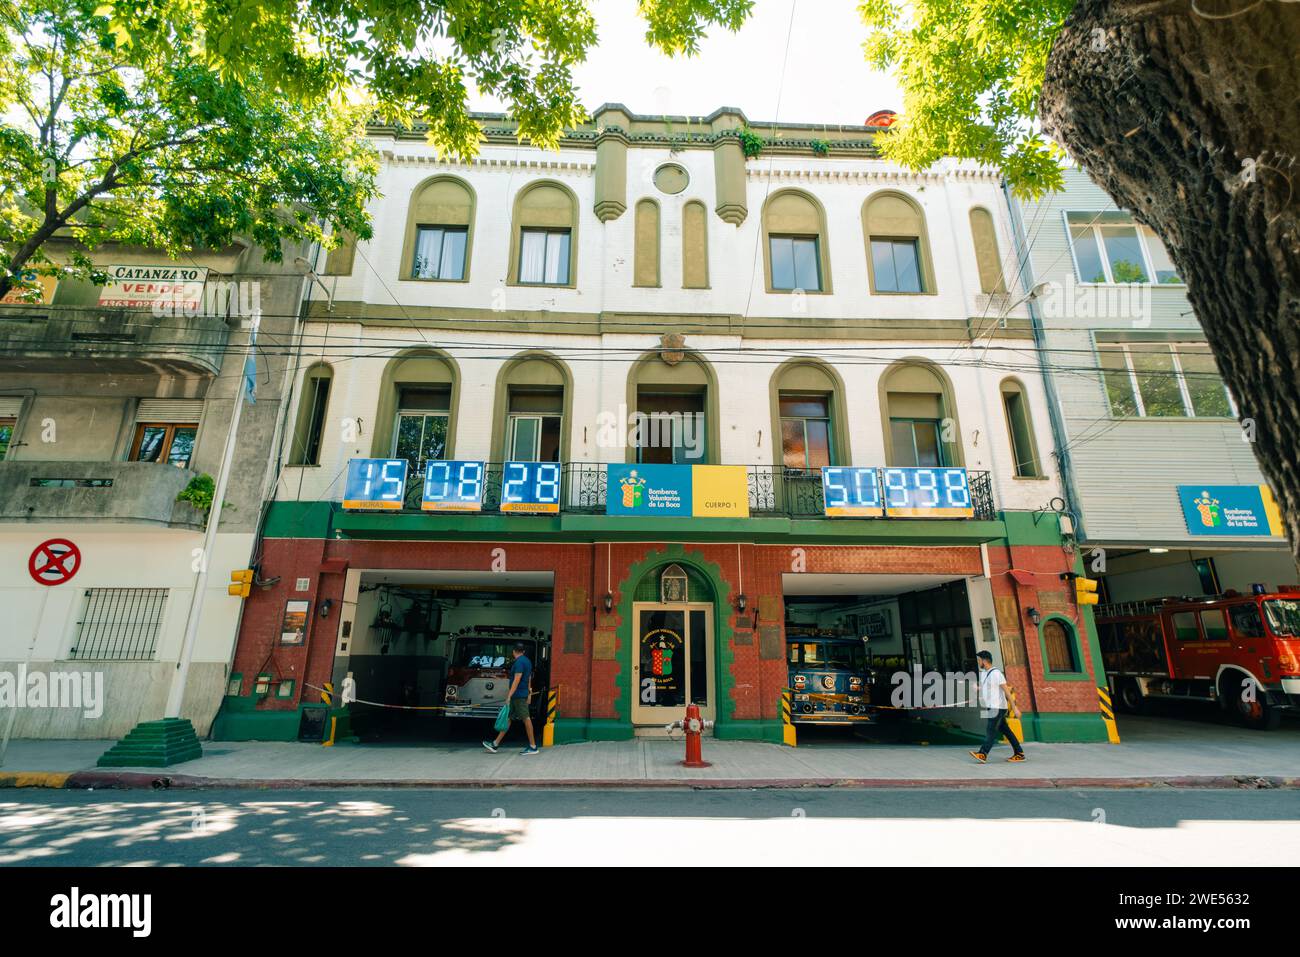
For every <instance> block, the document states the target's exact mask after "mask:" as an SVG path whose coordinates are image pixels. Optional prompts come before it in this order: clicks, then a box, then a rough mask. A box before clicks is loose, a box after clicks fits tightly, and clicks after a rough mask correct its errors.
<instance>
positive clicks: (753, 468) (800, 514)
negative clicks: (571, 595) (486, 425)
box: [401, 462, 997, 521]
mask: <svg viewBox="0 0 1300 957" xmlns="http://www.w3.org/2000/svg"><path fill="white" fill-rule="evenodd" d="M505 464H506V463H504V462H488V463H485V466H484V474H483V494H482V505H481V509H479V510H478V511H477V512H476V513H477V514H501V513H502V509H501V489H502V479H503V476H504V471H505ZM740 467H741V468H744V469H745V476H746V485H747V486H748V491H749V514H750V516H751V517H756V518H762V517H773V518H791V519H817V518H823V517H825V514H826V512H825V498H824V492H823V486H822V477H821V472H820V471H819V470H817V469H792V468H787V467H785V466H782V465H770V464H769V465H744V466H740ZM877 471H878V472H883V471H884V470H883V469H880V470H877ZM966 476H967V481H968V489H969V493H970V501H971V508H972V510H973V512H974V515H973V518H975V519H980V520H992V519H995V518H997V510H996V508H995V507H994V502H993V483H992V481H991V478H990V475H989V473H988V472H985V471H968V472H967V473H966ZM608 481H609V480H608V466H607V465H606V464H605V463H595V462H565V463H562V464H561V465H560V501H559V511H560V512H564V513H570V514H589V515H604V514H605V512H606V508H605V506H606V501H607V494H608ZM880 487H882V488H883V487H884V484H883V482H882V483H881V486H880ZM423 492H424V474H423V472H420V471H416V470H409V471H408V473H407V477H406V492H405V499H404V501H403V503H402V509H401V511H402V512H404V513H411V512H416V513H418V512H420V511H421V504H422V501H423ZM461 514H466V513H461ZM469 514H474V513H469ZM883 517H885V518H888V517H889V516H888V514H886V515H885V516H883ZM895 520H900V521H901V520H905V519H895Z"/></svg>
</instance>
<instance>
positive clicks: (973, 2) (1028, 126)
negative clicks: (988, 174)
mask: <svg viewBox="0 0 1300 957" xmlns="http://www.w3.org/2000/svg"><path fill="white" fill-rule="evenodd" d="M1074 3H1075V0H862V2H861V3H859V5H858V11H859V13H860V14H861V16H862V20H863V22H864V23H865V24H866V25H867V29H868V36H867V41H866V44H865V49H866V53H867V59H868V61H869V62H870V63H871V64H872V65H873V66H875V67H877V68H879V69H887V70H891V71H893V72H894V74H895V76H896V77H897V78H898V81H899V83H900V85H901V86H902V88H903V109H902V111H901V116H900V118H899V121H898V123H897V124H895V125H894V126H893V127H891V128H890V130H889V132H888V133H887V134H886V135H884V136H882V137H881V138H880V145H881V148H882V151H883V153H884V155H885V156H887V157H888V158H890V159H892V160H895V161H897V162H900V163H902V164H904V165H906V166H910V167H913V168H916V167H925V166H929V165H930V164H931V163H933V162H935V161H936V160H938V159H939V158H940V157H943V156H956V157H962V158H966V159H974V160H978V161H980V162H981V163H986V164H988V165H989V166H993V167H996V168H997V169H999V170H1000V171H1001V172H1002V174H1003V175H1004V176H1005V177H1006V179H1007V181H1008V182H1009V183H1010V184H1011V185H1012V187H1013V188H1015V190H1016V191H1017V192H1019V193H1021V194H1023V195H1028V196H1037V195H1041V194H1042V193H1044V192H1047V191H1050V190H1054V189H1059V188H1061V186H1062V178H1061V161H1062V160H1063V159H1064V155H1065V154H1064V151H1063V150H1062V149H1061V148H1060V147H1059V146H1058V145H1057V144H1055V143H1053V142H1051V141H1050V140H1048V139H1046V138H1045V137H1044V136H1042V135H1041V133H1040V130H1039V125H1038V104H1039V94H1040V91H1041V90H1042V86H1043V73H1044V70H1045V68H1046V65H1047V57H1048V54H1049V53H1050V52H1051V49H1052V43H1053V41H1055V39H1056V37H1057V34H1058V33H1060V31H1061V27H1062V25H1063V24H1064V22H1065V18H1066V16H1067V15H1068V14H1069V13H1070V10H1071V9H1072V8H1073V7H1074Z"/></svg>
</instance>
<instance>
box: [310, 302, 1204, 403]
mask: <svg viewBox="0 0 1300 957" xmlns="http://www.w3.org/2000/svg"><path fill="white" fill-rule="evenodd" d="M530 285H532V284H530ZM541 288H555V287H549V286H543V287H541ZM308 321H315V322H322V323H324V322H329V323H339V322H349V323H357V324H359V325H362V326H366V327H370V328H376V329H383V328H393V329H412V328H414V329H430V330H439V331H464V332H483V331H484V330H495V331H509V332H519V333H523V332H537V333H546V334H551V335H575V336H591V335H633V334H635V335H642V334H644V335H656V336H658V335H662V334H663V333H665V332H679V333H682V334H683V335H731V336H740V337H742V338H744V339H762V340H766V339H822V340H854V341H857V340H863V339H865V340H868V341H898V340H900V339H905V340H908V341H925V342H955V343H969V342H972V341H974V340H975V339H976V338H980V339H990V338H992V339H1031V338H1032V337H1033V336H1032V330H1031V328H1030V326H1029V323H1028V322H1027V320H1024V319H1019V318H1016V317H1010V318H1008V319H1007V320H1006V325H1005V326H1003V325H1001V324H999V325H998V326H997V328H995V329H992V330H989V329H987V328H981V323H980V317H979V316H973V317H969V318H966V319H930V320H927V321H926V322H925V323H924V324H923V325H924V327H922V326H920V325H918V323H917V321H916V319H915V318H897V319H883V318H873V319H863V318H860V319H849V318H845V319H832V320H827V319H824V318H822V317H820V316H811V315H806V314H805V315H799V314H789V315H783V316H751V317H748V318H746V317H743V316H740V315H738V314H734V313H692V314H680V313H678V314H668V313H659V312H566V311H556V312H545V311H542V310H537V309H533V310H528V309H501V310H494V309H492V308H490V307H486V306H484V307H460V306H415V305H410V306H398V305H393V304H391V303H390V304H385V303H367V302H359V301H356V300H340V301H338V302H336V303H335V304H334V312H333V313H330V312H329V311H328V307H327V304H326V303H324V302H323V301H313V302H312V303H311V304H310V306H309V307H308ZM984 326H987V319H986V320H984ZM1139 421H1146V420H1139ZM1195 421H1198V422H1200V421H1204V420H1203V419H1197V420H1195Z"/></svg>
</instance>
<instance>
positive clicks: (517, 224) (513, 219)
mask: <svg viewBox="0 0 1300 957" xmlns="http://www.w3.org/2000/svg"><path fill="white" fill-rule="evenodd" d="M545 186H552V187H554V188H556V189H558V190H560V191H561V192H563V193H564V194H565V195H567V196H568V197H569V226H568V229H569V278H568V281H567V282H558V283H550V282H548V283H541V282H520V281H519V246H520V244H521V242H522V240H521V238H520V237H521V235H522V231H523V230H524V229H532V228H536V229H547V228H555V229H563V228H564V227H563V226H558V225H556V226H551V225H548V224H541V223H525V222H523V221H522V220H521V219H520V215H519V213H520V204H521V203H522V202H523V201H524V198H525V197H527V195H528V194H529V193H531V192H532V191H533V190H535V189H538V188H541V187H545ZM578 222H579V215H578V197H577V195H576V194H575V193H574V192H573V190H571V189H570V188H569V187H568V186H566V185H564V183H561V182H560V181H559V180H557V179H535V180H533V181H532V182H529V183H527V184H525V185H524V186H523V187H522V188H521V189H520V190H519V191H518V192H517V193H515V201H514V205H513V207H512V208H511V213H510V258H509V267H508V269H509V271H508V272H507V273H506V285H507V286H524V287H528V288H534V287H535V288H541V289H574V288H576V287H577V285H578V248H579V247H578Z"/></svg>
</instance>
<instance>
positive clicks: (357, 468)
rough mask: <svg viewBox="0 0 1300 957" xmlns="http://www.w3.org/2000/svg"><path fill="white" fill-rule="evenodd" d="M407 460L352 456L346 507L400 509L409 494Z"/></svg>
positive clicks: (345, 491) (345, 497)
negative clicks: (407, 492)
mask: <svg viewBox="0 0 1300 957" xmlns="http://www.w3.org/2000/svg"><path fill="white" fill-rule="evenodd" d="M406 468H407V461H406V459H352V460H351V461H349V462H348V477H347V481H346V483H344V486H343V507H344V508H358V509H400V508H401V507H402V502H403V500H404V499H405V497H406Z"/></svg>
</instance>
